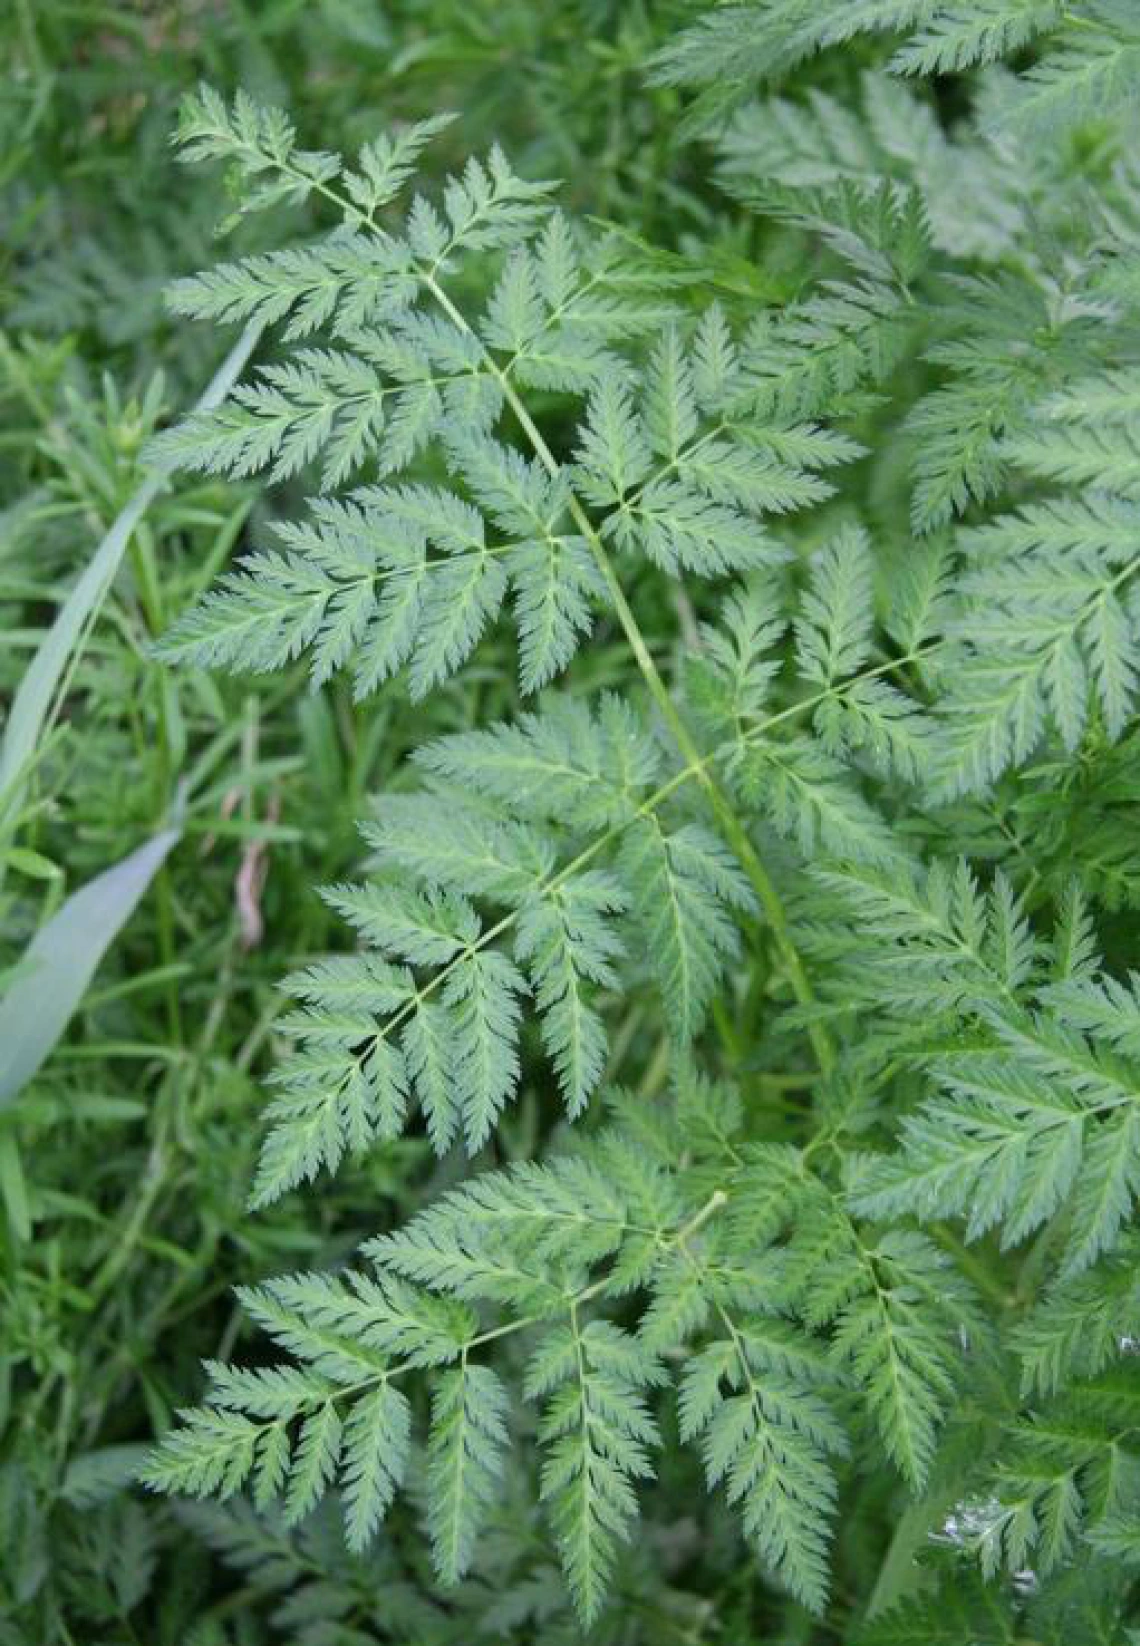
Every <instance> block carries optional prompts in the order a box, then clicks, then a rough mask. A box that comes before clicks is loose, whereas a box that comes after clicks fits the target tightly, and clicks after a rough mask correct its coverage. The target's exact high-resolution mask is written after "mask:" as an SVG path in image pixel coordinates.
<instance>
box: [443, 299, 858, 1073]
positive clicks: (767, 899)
mask: <svg viewBox="0 0 1140 1646" xmlns="http://www.w3.org/2000/svg"><path fill="white" fill-rule="evenodd" d="M425 284H426V286H427V288H428V290H429V291H430V292H431V294H432V296H433V297H434V298H435V300H436V302H437V303H438V304H439V306H440V308H441V309H442V310H443V312H444V313H445V314H446V315H447V317H448V319H449V320H450V321H451V322H452V324H453V325H455V326H457V327H459V328H460V329H461V330H462V331H463V332H464V333H466V334H469V335H473V334H472V333H471V327H470V326H469V325H468V323H467V321H466V319H465V317H464V316H463V314H462V313H461V311H460V310H459V309H457V308H456V307H455V304H454V303H453V302H452V301H451V299H450V297H449V296H448V295H447V293H446V292H445V291H444V290H443V288H442V286H440V285H439V283H438V282H437V281H436V280H435V278H434V277H433V276H431V275H427V276H425ZM490 364H491V369H492V370H493V371H494V373H495V375H496V377H497V379H498V381H499V383H500V385H501V387H502V390H503V395H504V398H505V399H506V402H507V404H508V405H509V406H510V408H511V410H512V412H513V413H514V415H515V417H516V419H517V420H518V423H519V426H520V428H521V429H522V430H523V432H524V433H525V435H526V437H527V439H528V440H529V441H530V444H531V446H532V447H533V449H534V452H535V454H536V456H537V457H538V460H539V462H540V463H541V464H542V465H543V467H544V468H545V469H546V471H547V473H548V474H551V475H557V474H559V473H560V470H559V465H558V461H557V459H556V458H555V456H554V454H553V452H552V451H551V450H550V447H549V446H548V445H547V443H546V439H545V437H544V436H543V434H542V431H541V429H539V427H538V425H537V424H536V423H535V421H534V419H533V418H532V417H531V415H530V413H529V411H528V410H527V408H526V406H525V405H524V403H523V401H522V399H521V398H520V396H519V394H518V392H517V390H516V389H515V386H514V384H513V383H512V382H511V380H510V378H509V377H508V376H507V374H506V373H505V372H504V371H503V370H502V369H501V368H500V367H499V366H498V365H497V364H496V363H495V362H494V361H491V362H490ZM569 509H570V513H571V516H572V517H573V520H574V524H575V525H576V526H577V528H578V530H579V531H580V532H581V534H582V536H583V537H584V538H585V539H586V541H587V542H588V543H589V545H590V549H591V552H592V554H593V556H594V560H595V562H596V564H597V566H598V570H599V571H600V573H601V575H602V578H603V580H604V582H605V585H606V592H607V593H608V595H609V597H610V601H611V603H612V605H613V608H614V611H615V612H616V614H617V619H618V622H619V623H620V624H621V629H622V633H623V634H624V636H625V638H626V642H627V644H628V645H629V648H630V651H631V652H632V653H633V656H634V659H635V661H636V663H637V666H638V669H639V670H640V672H641V676H642V678H643V680H644V681H645V684H646V686H647V687H648V690H649V694H650V696H651V697H652V699H653V701H654V703H655V704H656V706H657V709H658V711H659V713H660V715H661V717H662V719H663V720H664V722H665V724H666V725H667V726H668V728H669V731H670V734H671V735H672V737H673V740H674V742H675V743H676V745H677V747H678V749H679V750H680V752H681V754H682V755H683V756H684V758H685V759H686V761H688V763H689V765H690V767H691V768H692V770H693V771H694V773H695V775H696V777H697V781H698V782H699V783H700V785H701V788H702V789H703V790H704V793H705V796H706V799H707V800H708V802H709V805H710V807H711V809H712V811H713V814H714V815H715V817H716V819H717V822H718V823H719V825H720V827H721V830H722V832H723V834H724V837H725V839H726V841H727V842H728V844H729V845H730V846H731V847H732V849H733V851H734V852H735V853H736V856H737V857H738V859H739V860H740V863H741V865H742V867H743V869H744V872H745V874H746V875H747V876H748V879H749V882H750V884H751V885H752V888H753V890H754V891H755V893H756V896H757V898H758V899H759V901H760V905H761V907H762V909H763V910H764V914H765V916H766V918H767V921H768V924H769V926H770V927H771V929H772V933H773V936H774V937H775V939H776V944H777V946H778V948H779V950H780V953H781V955H782V956H783V960H784V965H785V967H786V968H787V973H788V980H789V982H790V983H791V986H792V992H793V993H794V995H795V997H796V999H797V1001H798V1002H799V1004H800V1005H801V1006H805V1007H808V1008H810V1007H812V1006H814V1004H815V995H814V993H813V991H812V988H811V984H810V983H809V981H808V978H807V974H806V972H805V971H804V968H803V962H802V961H801V959H800V956H799V953H798V951H797V949H796V946H795V944H794V942H793V941H792V935H791V931H790V929H789V926H788V920H787V915H786V914H785V912H784V906H783V903H782V902H781V900H780V896H779V893H778V892H777V891H776V888H775V886H774V885H773V884H772V881H771V878H770V877H769V875H768V872H767V870H766V869H765V868H764V865H763V864H762V863H761V861H760V858H759V856H758V854H757V852H756V848H755V847H754V846H753V844H752V841H751V839H750V838H749V835H748V831H747V830H746V829H745V827H744V825H743V824H742V823H741V821H740V819H739V817H738V816H737V814H736V811H735V808H734V807H733V805H732V802H731V801H730V800H729V798H728V796H727V795H726V794H725V793H724V791H723V789H722V788H721V787H720V785H719V783H717V781H716V779H715V778H714V777H713V775H712V773H711V772H710V771H709V769H708V764H707V763H706V762H705V761H704V760H703V759H702V756H701V752H700V750H699V749H698V747H697V745H696V743H695V742H694V741H693V738H692V736H691V734H690V732H689V728H688V727H687V726H686V725H685V722H684V720H683V719H682V718H681V715H680V714H679V713H678V710H677V707H676V704H675V703H674V702H673V699H672V697H671V696H670V693H669V689H668V687H667V686H666V684H665V682H664V680H663V679H662V678H661V673H660V670H659V669H658V667H657V665H656V663H655V662H654V661H653V657H652V654H651V653H650V650H649V647H648V646H647V645H646V642H645V636H644V635H643V634H642V632H641V628H640V625H639V624H638V621H637V618H636V617H635V616H634V613H633V609H632V607H631V606H630V604H629V601H628V600H627V599H626V595H625V590H624V589H623V588H622V584H621V579H620V578H619V577H618V575H617V573H616V571H615V570H614V567H613V562H612V561H611V560H610V557H609V554H608V552H607V550H606V547H605V544H604V543H603V542H602V540H601V537H600V536H599V535H598V531H597V528H596V527H595V526H594V523H593V521H592V520H591V519H590V517H589V515H588V514H587V513H586V511H585V509H584V508H583V506H582V503H581V501H580V500H579V499H578V498H577V497H576V496H575V495H574V493H573V492H571V493H570V494H569ZM808 1036H809V1038H810V1040H811V1043H812V1048H813V1050H814V1052H815V1055H816V1058H817V1059H818V1062H819V1066H820V1069H821V1071H822V1072H823V1073H824V1074H825V1075H826V1074H830V1073H831V1072H832V1070H833V1069H834V1067H835V1053H834V1050H833V1048H832V1045H831V1040H830V1036H829V1035H828V1033H827V1031H826V1029H825V1028H824V1027H823V1025H822V1024H820V1023H812V1024H810V1025H809V1027H808Z"/></svg>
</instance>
